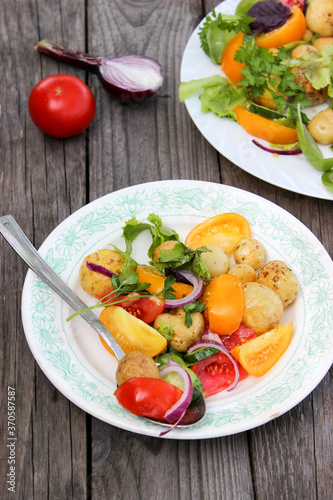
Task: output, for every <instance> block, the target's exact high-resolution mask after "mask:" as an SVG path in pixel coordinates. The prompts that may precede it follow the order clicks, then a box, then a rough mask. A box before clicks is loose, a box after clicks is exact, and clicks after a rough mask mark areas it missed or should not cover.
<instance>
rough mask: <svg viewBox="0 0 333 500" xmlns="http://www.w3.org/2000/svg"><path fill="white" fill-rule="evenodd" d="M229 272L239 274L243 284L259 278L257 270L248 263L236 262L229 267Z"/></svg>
mask: <svg viewBox="0 0 333 500" xmlns="http://www.w3.org/2000/svg"><path fill="white" fill-rule="evenodd" d="M228 274H233V275H234V276H237V278H238V279H239V281H240V282H241V283H242V285H244V284H245V283H249V282H253V281H256V280H257V274H256V272H255V270H254V269H253V267H251V266H249V265H248V264H236V265H235V266H233V267H231V268H230V269H229V271H228Z"/></svg>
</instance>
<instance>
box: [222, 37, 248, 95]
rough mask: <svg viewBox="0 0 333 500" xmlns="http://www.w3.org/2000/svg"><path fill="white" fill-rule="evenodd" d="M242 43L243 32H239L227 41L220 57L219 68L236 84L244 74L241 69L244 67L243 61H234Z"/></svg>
mask: <svg viewBox="0 0 333 500" xmlns="http://www.w3.org/2000/svg"><path fill="white" fill-rule="evenodd" d="M243 43H244V33H242V32H240V33H237V35H236V36H234V37H233V38H232V39H231V40H230V42H229V43H227V45H226V47H225V49H224V51H223V53H222V58H221V69H222V71H223V72H224V74H225V75H226V76H227V78H228V79H229V80H230V81H231V83H233V84H234V85H236V84H237V83H238V82H239V81H240V80H241V79H242V78H243V76H244V75H242V74H241V71H242V70H243V69H244V68H245V67H246V64H245V63H241V62H239V61H235V55H236V52H237V50H239V49H240V48H241V47H242V45H243Z"/></svg>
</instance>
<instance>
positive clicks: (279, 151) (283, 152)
mask: <svg viewBox="0 0 333 500" xmlns="http://www.w3.org/2000/svg"><path fill="white" fill-rule="evenodd" d="M252 142H253V144H255V145H256V146H258V148H260V149H263V150H264V151H267V153H277V154H279V155H299V154H301V153H302V150H301V149H300V148H296V149H289V150H288V149H272V148H268V147H267V146H264V145H263V144H260V142H258V141H256V140H255V139H253V140H252Z"/></svg>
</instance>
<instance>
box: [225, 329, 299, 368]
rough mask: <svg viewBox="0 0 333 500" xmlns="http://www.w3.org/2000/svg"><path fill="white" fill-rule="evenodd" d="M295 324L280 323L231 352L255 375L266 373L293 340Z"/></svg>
mask: <svg viewBox="0 0 333 500" xmlns="http://www.w3.org/2000/svg"><path fill="white" fill-rule="evenodd" d="M292 331H293V324H292V323H291V322H289V323H286V324H284V325H279V326H277V327H276V328H273V330H270V331H269V332H266V333H264V334H263V335H260V336H259V337H257V338H255V339H252V340H250V341H249V342H246V343H245V344H243V345H241V346H237V347H235V348H234V349H232V351H231V354H232V355H233V357H234V358H235V359H236V360H237V361H238V362H239V363H240V364H241V365H242V367H243V368H244V369H245V370H246V371H247V372H248V373H249V374H250V375H254V376H255V377H261V376H262V375H265V374H266V373H267V372H268V371H269V370H270V369H271V368H273V366H274V365H275V363H277V362H278V360H279V359H280V358H281V356H282V354H283V353H284V352H285V351H286V350H287V348H288V347H289V344H290V342H291V335H292Z"/></svg>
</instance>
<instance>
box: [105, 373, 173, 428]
mask: <svg viewBox="0 0 333 500" xmlns="http://www.w3.org/2000/svg"><path fill="white" fill-rule="evenodd" d="M182 394H183V392H182V391H181V390H180V389H179V388H178V387H176V386H175V385H172V384H170V383H169V382H166V381H165V380H161V379H158V378H149V377H146V378H143V377H142V378H141V377H138V378H132V379H130V380H127V381H126V382H124V383H123V384H121V385H120V386H119V387H118V389H117V390H116V392H115V393H114V395H115V396H116V398H117V400H118V403H119V404H120V405H121V406H122V407H123V408H125V409H126V410H128V411H130V412H131V413H134V415H138V416H139V417H148V418H155V419H158V420H163V417H164V415H165V413H166V411H167V410H169V408H171V407H172V406H173V405H174V404H175V403H177V401H178V400H179V399H180V398H181V395H182Z"/></svg>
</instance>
